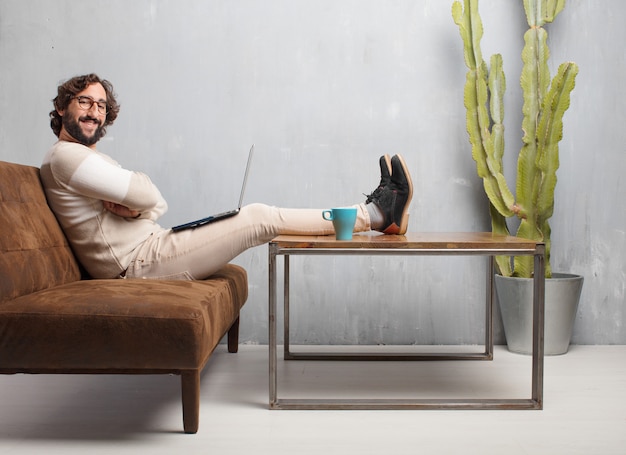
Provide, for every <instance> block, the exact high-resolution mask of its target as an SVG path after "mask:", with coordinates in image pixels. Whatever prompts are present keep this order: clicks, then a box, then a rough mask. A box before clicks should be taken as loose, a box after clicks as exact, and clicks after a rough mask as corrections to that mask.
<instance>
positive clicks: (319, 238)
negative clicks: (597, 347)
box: [270, 232, 539, 251]
mask: <svg viewBox="0 0 626 455" xmlns="http://www.w3.org/2000/svg"><path fill="white" fill-rule="evenodd" d="M538 243H539V242H536V241H534V240H528V239H522V238H519V237H513V236H506V235H499V234H493V233H491V232H407V233H406V234H405V235H383V234H378V233H367V234H355V235H354V236H353V237H352V240H336V239H335V236H334V235H279V236H278V237H275V238H274V239H273V240H272V241H271V242H270V244H273V245H277V246H278V247H279V248H338V249H343V248H349V249H353V248H369V249H424V250H435V249H436V250H463V249H467V250H474V249H489V250H498V249H502V250H525V251H528V250H534V249H535V248H536V246H537V244H538Z"/></svg>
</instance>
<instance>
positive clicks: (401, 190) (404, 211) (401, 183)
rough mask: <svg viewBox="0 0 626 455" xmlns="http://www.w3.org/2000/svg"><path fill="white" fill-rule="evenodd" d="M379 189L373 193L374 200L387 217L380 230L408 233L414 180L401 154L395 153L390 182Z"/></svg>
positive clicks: (391, 232) (388, 232) (389, 232)
mask: <svg viewBox="0 0 626 455" xmlns="http://www.w3.org/2000/svg"><path fill="white" fill-rule="evenodd" d="M378 189H380V191H379V192H378V193H377V194H376V196H375V197H374V193H372V201H373V202H374V203H375V204H376V205H377V206H378V207H379V208H380V210H381V212H383V214H384V217H385V222H384V223H383V226H382V227H381V228H380V229H378V230H379V231H381V232H383V233H385V234H400V235H401V234H404V233H406V230H407V228H408V225H409V205H410V203H411V198H412V197H413V182H412V181H411V175H410V174H409V169H408V167H407V166H406V163H405V162H404V159H403V158H402V157H401V156H400V155H394V156H393V157H392V158H391V178H390V181H389V184H388V185H385V186H383V187H379V188H377V190H378ZM377 190H375V191H374V192H376V191H377Z"/></svg>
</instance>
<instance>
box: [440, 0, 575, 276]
mask: <svg viewBox="0 0 626 455" xmlns="http://www.w3.org/2000/svg"><path fill="white" fill-rule="evenodd" d="M523 2H524V9H525V11H526V18H527V21H528V25H529V29H528V31H527V32H526V33H525V34H524V43H525V44H524V48H523V50H522V61H523V67H522V74H521V77H520V83H521V86H522V92H523V96H524V103H523V108H522V110H523V121H522V132H523V138H522V141H523V145H522V148H521V150H520V152H519V155H518V161H517V181H516V191H515V196H514V195H513V193H512V192H511V190H510V188H509V186H508V185H507V183H506V180H505V178H504V174H503V168H502V157H503V155H504V126H503V119H504V106H503V99H504V91H505V88H506V81H505V76H504V72H503V70H502V56H501V55H500V54H495V55H493V56H492V57H491V59H490V65H489V67H487V64H486V63H485V61H484V60H483V57H482V52H481V48H480V41H481V38H482V36H483V25H482V21H481V18H480V14H479V12H478V0H464V1H463V4H461V2H460V1H458V0H457V1H455V2H454V3H453V5H452V17H453V19H454V22H455V23H456V24H457V25H458V26H459V31H460V33H461V38H462V39H463V50H464V56H465V64H466V65H467V67H468V72H467V76H466V82H465V91H464V104H465V108H466V112H467V116H466V118H467V131H468V133H469V139H470V144H471V146H472V157H473V158H474V160H475V161H476V169H477V172H478V176H479V177H480V178H481V179H482V180H483V186H484V189H485V192H486V194H487V197H488V198H489V206H490V215H491V226H492V231H493V232H496V233H501V234H508V233H509V229H508V226H507V223H506V221H507V218H508V217H512V216H517V217H518V218H519V219H520V220H521V221H520V225H519V229H518V231H517V234H516V235H517V236H519V237H523V238H528V239H533V240H537V241H542V242H544V243H545V244H546V277H548V278H549V277H550V276H551V274H552V271H551V267H550V247H551V242H550V225H549V223H548V220H549V218H550V217H551V216H552V213H553V209H554V189H555V186H556V171H557V169H558V167H559V141H560V140H561V138H562V137H563V115H564V114H565V111H566V110H567V109H568V108H569V104H570V93H571V91H572V90H573V89H574V85H575V80H576V75H577V74H578V66H577V65H576V64H575V63H573V62H566V63H563V64H561V65H560V66H559V68H558V71H557V74H556V75H555V77H554V79H552V81H551V80H550V79H551V76H550V70H549V68H548V58H549V56H550V52H549V49H548V45H547V38H548V34H547V32H546V30H545V29H544V28H543V26H544V25H545V24H546V23H550V22H553V21H554V19H555V18H556V16H557V15H558V14H559V13H560V12H561V11H562V10H563V8H564V7H565V0H523ZM496 262H497V265H498V268H499V270H500V273H502V274H503V275H505V276H518V277H530V276H531V274H532V271H533V264H532V257H529V256H523V257H522V256H520V257H515V259H514V261H513V263H512V262H511V259H510V258H509V257H506V256H501V257H497V258H496Z"/></svg>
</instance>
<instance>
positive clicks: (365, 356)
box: [269, 233, 545, 409]
mask: <svg viewBox="0 0 626 455" xmlns="http://www.w3.org/2000/svg"><path fill="white" fill-rule="evenodd" d="M475 234H477V235H485V233H475ZM415 235H418V236H419V234H415ZM438 235H439V236H441V237H442V238H446V236H449V237H450V242H447V243H446V242H444V244H443V245H442V244H441V243H438V244H437V245H436V246H434V247H429V246H428V245H426V246H423V245H418V247H400V248H398V247H397V246H398V245H403V244H404V245H411V244H412V243H411V242H409V241H407V242H406V243H403V240H402V239H405V237H404V236H386V237H387V238H388V237H395V238H396V239H394V240H395V241H396V242H399V243H396V244H395V245H394V247H390V248H384V247H381V245H376V246H375V247H368V244H367V243H365V244H361V243H359V242H354V241H352V242H350V241H348V242H345V241H343V242H339V241H337V242H336V243H332V242H331V243H332V244H330V245H328V243H329V241H328V240H327V239H328V237H315V236H312V237H290V236H279V237H277V238H275V239H274V240H272V241H271V242H270V243H269V407H270V409H543V361H544V346H543V343H544V311H545V310H544V292H545V278H544V273H545V264H544V256H545V245H544V244H543V243H539V242H532V241H522V244H515V245H514V246H513V247H510V246H507V245H502V244H500V243H498V242H495V241H494V242H489V241H488V240H486V241H485V240H483V241H481V242H479V243H480V246H479V247H475V245H474V243H471V242H470V243H469V244H459V243H458V241H456V240H457V238H456V235H459V234H455V233H449V234H438ZM460 235H463V234H460ZM470 235H471V234H470ZM489 235H492V234H489ZM407 236H410V234H407ZM356 237H358V236H355V238H356ZM498 238H499V239H502V238H505V237H504V236H501V237H498ZM506 238H507V239H516V238H514V237H506ZM291 239H294V240H293V241H291ZM320 239H322V241H321V243H320ZM333 239H334V238H333ZM517 240H519V239H517ZM492 243H493V244H492ZM318 244H320V245H326V247H318V246H317V245H318ZM291 255H366V256H374V255H386V256H390V255H419V256H434V255H443V256H453V255H479V256H488V267H487V277H486V285H487V289H486V296H487V298H486V310H485V316H486V317H485V325H486V327H485V350H484V352H482V353H468V352H460V353H417V352H416V353H402V354H400V353H337V352H327V353H322V352H317V353H312V352H301V353H296V352H292V351H291V350H290V345H289V282H290V274H289V256H291ZM496 255H508V256H517V255H520V256H521V255H532V256H534V279H533V284H534V291H533V292H534V293H533V340H532V341H533V353H532V372H531V376H532V384H531V397H530V398H528V399H291V398H279V397H278V372H277V346H276V345H277V332H276V330H277V329H276V325H277V321H276V315H277V312H276V310H277V300H278V298H277V287H278V280H277V257H278V256H283V257H284V270H283V271H284V282H283V286H284V288H283V299H284V359H285V360H340V361H348V360H361V361H364V360H377V361H380V360H396V361H397V360H402V361H405V360H411V361H415V360H418V361H423V360H429V361H433V360H492V359H493V302H494V294H495V284H494V278H493V277H494V272H495V265H494V263H495V256H496Z"/></svg>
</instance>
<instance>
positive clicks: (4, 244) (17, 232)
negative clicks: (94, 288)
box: [0, 161, 80, 303]
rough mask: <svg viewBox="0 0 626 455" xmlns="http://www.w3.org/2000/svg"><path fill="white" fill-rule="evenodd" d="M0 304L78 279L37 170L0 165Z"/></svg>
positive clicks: (10, 164)
mask: <svg viewBox="0 0 626 455" xmlns="http://www.w3.org/2000/svg"><path fill="white" fill-rule="evenodd" d="M0 232H1V233H2V235H0V303H1V302H2V301H4V300H10V299H13V298H15V297H18V296H21V295H25V294H30V293H31V292H35V291H39V290H42V289H47V288H51V287H54V286H57V285H59V284H65V283H69V282H72V281H76V280H78V279H80V270H79V266H78V263H77V262H76V259H75V258H74V255H73V254H72V250H71V249H70V247H69V245H68V243H67V240H66V239H65V236H64V234H63V231H62V230H61V227H60V226H59V224H58V222H57V220H56V218H55V216H54V214H53V213H52V211H51V210H50V208H49V207H48V204H47V202H46V197H45V195H44V191H43V188H42V186H41V182H40V180H39V169H37V168H36V167H30V166H23V165H19V164H14V163H7V162H3V161H0Z"/></svg>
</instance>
